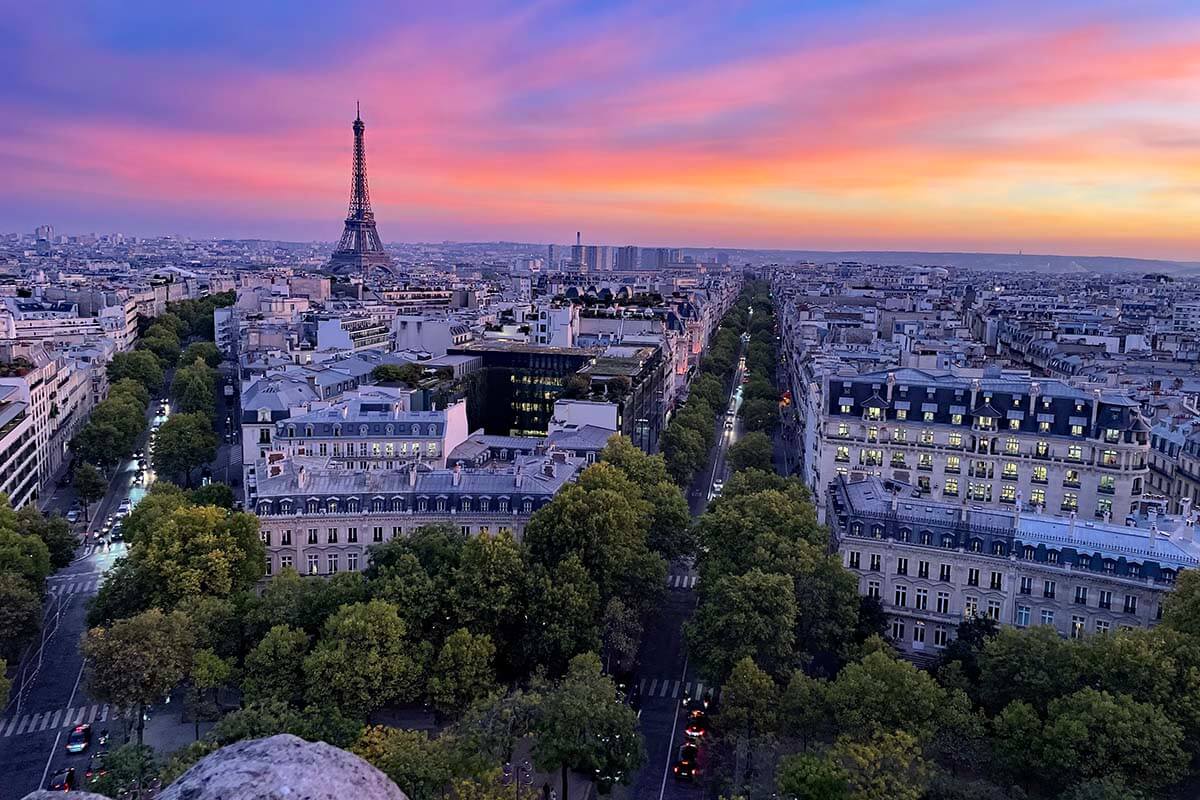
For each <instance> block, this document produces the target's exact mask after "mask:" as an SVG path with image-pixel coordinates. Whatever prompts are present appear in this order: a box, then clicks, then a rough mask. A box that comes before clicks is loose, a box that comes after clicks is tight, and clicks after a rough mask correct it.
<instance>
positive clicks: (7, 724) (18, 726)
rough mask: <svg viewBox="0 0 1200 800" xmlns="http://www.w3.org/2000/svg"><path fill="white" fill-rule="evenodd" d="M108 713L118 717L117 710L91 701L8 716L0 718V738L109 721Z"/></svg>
mask: <svg viewBox="0 0 1200 800" xmlns="http://www.w3.org/2000/svg"><path fill="white" fill-rule="evenodd" d="M110 713H111V716H112V719H114V720H115V719H118V718H119V717H120V714H119V713H118V712H117V711H115V710H111V709H109V707H108V706H107V705H105V704H102V703H93V704H91V705H82V706H79V707H74V706H72V707H70V708H56V709H51V710H49V711H39V712H37V713H33V714H24V715H21V716H16V717H8V718H4V719H0V738H6V737H9V736H20V735H22V734H28V733H38V732H39V731H46V730H51V731H52V730H55V729H56V728H73V727H75V726H76V725H80V724H82V723H85V722H86V723H88V724H93V723H102V722H107V721H109V716H110Z"/></svg>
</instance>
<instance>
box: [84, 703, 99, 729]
mask: <svg viewBox="0 0 1200 800" xmlns="http://www.w3.org/2000/svg"><path fill="white" fill-rule="evenodd" d="M99 711H100V706H99V705H93V706H92V713H91V714H89V715H88V720H87V721H88V724H89V725H90V724H91V723H93V722H95V721H96V714H97V713H99Z"/></svg>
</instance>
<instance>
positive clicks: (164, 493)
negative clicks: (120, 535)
mask: <svg viewBox="0 0 1200 800" xmlns="http://www.w3.org/2000/svg"><path fill="white" fill-rule="evenodd" d="M187 506H188V496H187V493H186V492H184V491H183V489H180V488H179V487H178V486H176V485H175V484H173V483H170V482H168V481H162V480H159V481H155V482H154V483H152V484H150V490H149V491H148V492H146V494H145V495H143V496H142V499H141V501H140V502H138V504H137V505H136V506H134V508H133V510H132V511H131V512H129V516H127V517H126V518H125V523H124V525H123V526H122V529H123V532H124V535H125V541H126V542H128V543H129V545H130V547H133V546H134V545H136V544H137V543H138V542H140V541H142V540H143V539H146V538H148V537H149V536H150V533H151V531H153V530H155V529H156V528H158V527H159V526H161V525H164V524H166V521H167V519H168V518H169V517H170V516H171V515H172V514H174V513H175V512H176V511H178V510H179V509H181V508H186V507H187Z"/></svg>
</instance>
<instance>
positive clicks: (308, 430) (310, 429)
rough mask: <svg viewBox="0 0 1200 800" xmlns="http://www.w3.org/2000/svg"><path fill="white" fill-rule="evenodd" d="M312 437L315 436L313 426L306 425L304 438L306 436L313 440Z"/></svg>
mask: <svg viewBox="0 0 1200 800" xmlns="http://www.w3.org/2000/svg"><path fill="white" fill-rule="evenodd" d="M312 435H313V426H312V425H305V426H304V436H305V438H308V439H311V438H312Z"/></svg>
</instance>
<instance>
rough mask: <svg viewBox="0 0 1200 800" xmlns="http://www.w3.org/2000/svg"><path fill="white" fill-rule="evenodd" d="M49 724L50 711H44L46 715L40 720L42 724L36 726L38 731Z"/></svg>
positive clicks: (44, 728)
mask: <svg viewBox="0 0 1200 800" xmlns="http://www.w3.org/2000/svg"><path fill="white" fill-rule="evenodd" d="M49 725H50V712H49V711H47V712H46V717H45V718H44V719H43V720H42V724H41V725H39V726H38V730H39V731H44V730H46V728H47V727H48V726H49Z"/></svg>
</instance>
